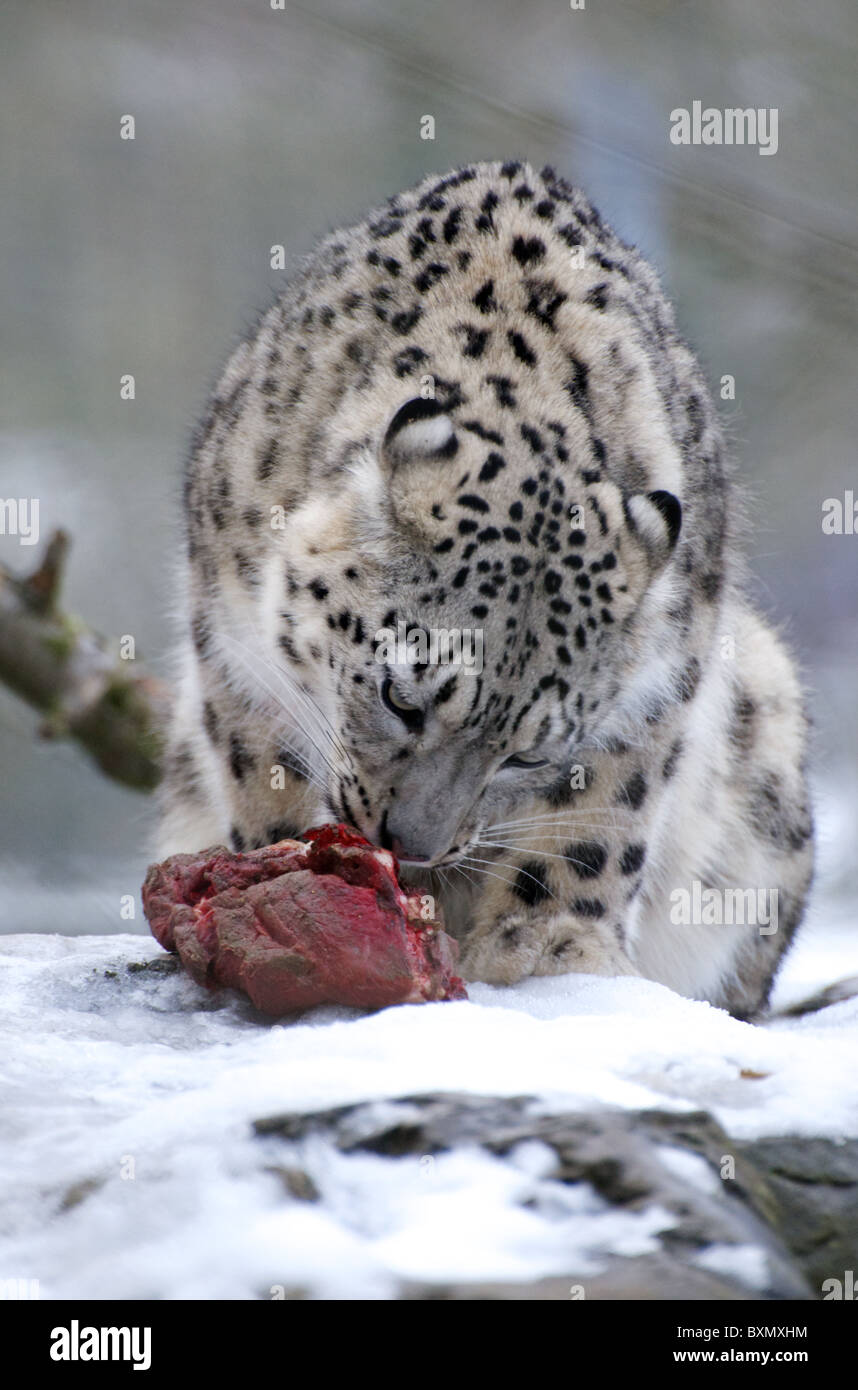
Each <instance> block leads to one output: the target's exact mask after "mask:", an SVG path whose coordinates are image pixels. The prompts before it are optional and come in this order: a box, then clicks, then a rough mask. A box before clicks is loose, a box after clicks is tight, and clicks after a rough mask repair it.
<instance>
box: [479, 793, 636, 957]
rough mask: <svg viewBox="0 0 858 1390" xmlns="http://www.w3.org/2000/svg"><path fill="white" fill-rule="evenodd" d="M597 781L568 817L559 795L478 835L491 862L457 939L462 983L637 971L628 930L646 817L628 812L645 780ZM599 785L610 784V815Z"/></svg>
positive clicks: (481, 850) (579, 795)
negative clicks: (516, 822) (508, 824)
mask: <svg viewBox="0 0 858 1390" xmlns="http://www.w3.org/2000/svg"><path fill="white" fill-rule="evenodd" d="M612 771H613V769H612ZM591 776H592V773H591ZM598 782H599V783H600V784H601V785H598V786H597V785H596V779H593V785H592V786H591V788H590V790H589V791H588V792H584V791H581V792H579V793H577V798H578V799H577V801H576V802H574V809H573V806H572V804H570V806H569V808H568V809H566V808H560V809H558V807H557V797H556V795H555V796H554V797H553V798H551V799H544V800H542V799H538V800H534V801H532V802H530V804H529V805H528V807H527V808H526V810H523V811H522V816H521V818H520V821H521V829H520V830H516V829H514V828H510V829H507V830H503V829H499V830H495V831H491V830H487V831H486V832H484V833H483V835H482V836H481V840H480V848H479V849H478V850H477V851H476V854H478V855H479V856H481V857H482V856H486V855H488V854H492V855H493V860H492V865H491V868H490V869H489V870H487V871H485V877H482V876H481V877H480V878H479V883H480V889H479V892H478V895H477V897H476V899H475V901H474V903H473V906H472V911H471V915H470V928H469V930H468V931H467V933H466V934H464V935H463V937H462V940H461V961H460V963H461V967H462V970H463V973H464V975H465V977H466V978H467V979H471V980H485V981H487V982H488V983H491V984H512V983H514V982H515V981H517V980H520V979H523V978H524V977H526V976H528V975H563V974H568V973H570V972H576V973H580V974H593V975H637V974H639V973H640V972H639V970H638V969H637V968H636V966H635V964H634V963H633V960H632V949H633V934H634V926H633V924H634V918H635V900H636V898H637V896H638V894H639V892H640V889H641V884H642V877H643V875H642V868H643V864H644V860H645V858H646V837H645V833H644V828H643V822H644V819H645V818H644V817H643V816H642V815H641V814H640V811H635V810H634V809H633V808H635V807H639V806H640V801H641V798H642V796H644V795H645V780H644V778H643V774H642V773H640V772H639V771H638V772H631V773H628V774H627V775H626V776H625V777H623V776H622V775H621V776H620V777H619V778H616V777H615V776H611V777H609V778H604V777H602V778H600V779H598ZM606 782H609V783H612V784H613V785H612V786H611V797H610V800H611V802H612V803H613V804H611V805H609V806H607V807H606V806H605V805H604V804H603V803H604V800H605V796H604V793H605V792H606V791H607V786H606ZM573 799H574V798H573V796H569V798H568V800H569V802H570V803H572V802H573ZM630 817H631V819H630ZM493 841H494V844H493V843H492V842H493ZM513 846H514V847H513ZM465 862H467V861H465ZM473 867H476V865H474V866H473Z"/></svg>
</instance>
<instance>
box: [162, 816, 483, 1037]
mask: <svg viewBox="0 0 858 1390" xmlns="http://www.w3.org/2000/svg"><path fill="white" fill-rule="evenodd" d="M143 906H144V910H145V912H146V915H147V917H148V919H149V924H150V926H151V928H152V932H153V934H154V935H155V937H156V938H157V939H158V941H160V943H161V945H162V946H165V947H166V948H167V949H168V950H171V951H178V953H179V956H180V958H181V959H182V961H183V963H184V964H185V965H186V967H187V968H188V970H189V971H190V972H191V974H192V975H193V976H194V978H195V979H196V980H198V981H199V982H200V983H205V984H208V985H218V984H220V985H228V986H231V987H232V988H235V989H240V990H243V991H244V992H245V993H246V994H247V995H248V996H249V997H250V999H251V1000H252V1001H253V1003H254V1004H255V1005H256V1006H257V1008H259V1009H261V1010H262V1011H263V1012H265V1013H269V1014H272V1015H275V1016H278V1015H282V1014H285V1013H290V1012H293V1011H295V1010H299V1009H305V1008H310V1007H312V1006H313V1005H316V1004H321V1003H326V1002H327V1003H342V1004H354V1005H357V1006H358V1007H361V1008H367V1009H377V1008H384V1007H386V1006H387V1005H391V1004H403V1003H419V1002H422V1001H426V1000H435V999H464V998H467V995H466V993H465V988H464V985H463V984H462V981H461V980H460V979H459V978H458V976H457V975H455V974H454V973H453V971H454V965H455V959H456V951H457V948H456V945H455V942H453V941H452V940H451V939H450V938H449V937H448V936H447V935H446V933H445V932H444V931H443V930H442V928H441V926H440V924H439V923H438V922H434V921H433V922H424V921H422V920H421V916H422V914H421V898H420V896H419V895H418V894H408V893H405V892H404V891H403V889H402V888H401V887H400V885H399V882H398V880H397V874H396V861H395V860H394V858H393V856H392V855H391V854H390V853H389V852H388V851H387V850H379V849H376V848H375V847H374V846H373V845H371V844H370V843H369V842H368V841H367V840H365V839H364V837H363V836H362V835H359V834H358V833H357V831H354V830H352V829H350V828H349V827H348V826H344V825H329V826H321V827H319V828H317V829H313V830H309V831H307V833H306V835H305V837H304V840H303V841H298V840H281V841H280V842H279V843H278V844H276V845H267V846H265V848H263V849H259V850H253V851H251V852H250V853H248V854H232V853H230V852H229V851H228V850H226V849H222V848H217V849H214V850H208V851H202V852H201V853H200V854H179V855H173V856H172V858H170V859H167V860H165V861H164V863H162V864H153V865H152V867H151V868H150V870H149V872H148V874H147V876H146V882H145V884H144V887H143Z"/></svg>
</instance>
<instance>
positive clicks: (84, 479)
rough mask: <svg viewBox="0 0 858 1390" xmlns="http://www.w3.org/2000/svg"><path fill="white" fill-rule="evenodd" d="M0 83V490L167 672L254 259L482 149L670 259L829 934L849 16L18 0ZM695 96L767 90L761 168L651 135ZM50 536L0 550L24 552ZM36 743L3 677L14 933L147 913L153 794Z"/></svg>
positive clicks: (849, 254) (852, 841)
mask: <svg viewBox="0 0 858 1390" xmlns="http://www.w3.org/2000/svg"><path fill="white" fill-rule="evenodd" d="M275 2H277V0H275ZM578 2H579V3H580V0H578ZM0 74H2V75H1V76H0V128H2V141H0V188H2V197H0V224H2V231H0V246H2V254H3V271H2V284H3V311H2V322H1V323H0V333H2V359H0V370H2V388H0V412H2V414H0V497H2V498H9V497H38V498H39V499H40V529H41V536H42V540H43V541H44V540H45V539H46V538H47V536H48V534H49V532H50V531H51V529H52V528H53V527H55V526H60V525H61V526H63V527H66V528H67V529H68V530H69V531H70V532H71V535H72V538H73V549H72V553H71V556H70V561H69V567H68V576H67V583H66V592H65V601H66V604H67V606H68V607H69V608H70V609H71V610H72V611H77V612H79V613H81V614H82V615H84V616H85V617H86V619H87V620H88V621H89V622H90V623H91V624H92V625H93V626H95V627H96V628H98V629H100V630H102V631H104V632H106V633H109V634H112V635H114V636H116V637H118V636H120V635H122V634H131V635H133V636H134V637H135V639H136V644H137V655H138V657H139V658H141V659H142V661H144V662H145V664H146V665H147V667H148V668H150V669H152V670H154V671H157V672H162V673H168V672H169V660H168V654H169V649H170V644H171V641H172V633H173V620H172V618H171V598H172V594H173V591H174V578H173V575H174V564H175V556H176V552H177V547H178V544H179V541H178V535H179V510H178V496H179V485H180V474H181V466H182V460H183V456H184V452H185V449H186V447H187V443H188V440H189V437H190V432H191V429H192V427H193V424H194V422H195V418H196V417H197V415H198V414H199V413H200V412H201V410H202V407H203V404H204V400H205V396H206V392H207V390H208V388H209V387H210V386H211V385H212V384H213V382H214V379H215V378H216V376H217V374H218V372H219V369H220V366H221V365H222V363H223V361H224V359H225V358H226V357H227V355H228V354H229V352H230V351H231V349H232V347H233V346H234V344H235V343H236V341H237V339H238V338H239V337H240V336H241V335H242V334H243V333H244V331H245V330H246V329H247V328H248V327H249V326H250V324H251V323H252V321H253V320H254V318H255V316H256V314H257V313H258V312H259V310H261V309H262V308H263V307H265V305H266V304H267V302H268V301H269V299H270V298H271V297H272V296H273V294H274V293H275V292H276V289H277V287H278V285H279V284H280V283H281V282H282V275H280V274H278V273H275V272H272V271H271V269H270V264H269V257H270V248H271V247H272V246H273V245H275V244H284V245H285V247H286V248H287V253H288V254H289V255H290V256H295V255H300V254H302V253H304V252H305V251H307V250H308V249H309V248H310V246H311V245H312V243H313V242H314V240H315V239H316V238H317V237H318V236H319V235H320V234H322V233H324V232H326V231H328V230H329V229H330V228H332V227H334V226H336V225H337V224H339V223H342V222H348V221H354V220H357V219H358V218H359V217H360V216H361V215H362V214H363V213H364V212H365V211H366V210H367V209H368V208H369V207H371V206H372V205H374V204H376V203H377V202H379V201H381V200H383V199H384V198H386V197H387V196H388V195H389V194H391V193H394V192H396V191H397V190H399V189H400V188H402V187H405V186H407V185H409V184H411V183H413V182H414V181H416V180H417V179H419V178H420V177H421V176H422V175H423V174H425V173H427V172H438V173H440V172H443V171H445V170H447V169H448V168H449V167H451V166H453V165H457V164H460V163H464V162H467V161H469V160H474V159H494V158H507V159H508V158H515V157H519V158H522V157H523V158H527V159H529V160H531V161H532V162H534V163H536V164H537V165H541V164H542V163H545V162H550V163H552V164H554V165H555V166H556V167H557V169H558V171H559V172H561V173H562V174H564V175H566V176H567V177H568V178H571V179H572V180H573V181H574V182H577V183H580V184H581V185H582V186H583V187H584V188H585V189H586V190H587V192H588V193H589V195H590V197H591V198H592V199H593V201H594V202H595V203H596V205H597V206H598V207H599V208H600V210H601V211H602V213H603V214H604V215H605V216H606V217H607V218H608V220H609V221H611V222H612V223H613V224H614V226H615V227H616V228H617V230H618V231H619V232H620V234H621V235H623V236H624V237H625V238H627V239H629V240H631V241H634V242H636V243H637V244H638V245H640V246H641V248H642V249H643V250H644V252H645V253H646V254H647V255H648V256H649V257H650V258H651V259H652V260H653V262H654V263H655V265H656V266H657V267H658V269H659V270H660V272H661V275H662V277H663V279H664V282H665V285H666V287H667V289H668V291H669V293H670V294H671V296H672V297H673V299H674V301H675V303H676V306H677V312H678V317H679V321H680V324H681V326H682V329H683V331H684V333H685V335H686V336H687V337H688V339H689V340H690V341H691V343H692V345H693V346H694V347H695V348H696V350H697V351H698V353H699V356H700V358H701V361H702V363H703V365H704V369H705V371H706V373H707V375H708V378H709V382H710V385H711V387H712V389H713V391H715V392H716V394H717V393H718V387H719V382H720V379H721V377H722V376H724V375H726V374H729V375H731V376H733V377H734V378H735V382H736V396H735V400H734V401H728V402H724V403H723V405H722V413H723V415H724V420H725V424H726V427H727V431H728V434H729V437H730V440H731V443H732V450H733V454H734V456H735V458H736V460H737V463H738V469H739V473H740V474H741V476H742V477H743V478H744V480H745V481H746V484H747V487H748V490H749V509H750V523H751V524H750V527H749V536H748V541H749V559H750V564H751V570H752V574H753V584H754V592H755V596H756V599H757V602H758V603H759V605H760V606H761V607H762V608H763V609H764V610H765V611H767V612H768V613H769V614H771V615H773V616H774V617H775V618H776V619H777V621H778V622H779V623H780V624H781V626H782V628H783V630H784V632H785V633H786V635H787V636H788V638H789V640H790V641H791V642H792V644H793V647H794V648H795V650H796V651H797V653H798V655H799V657H800V659H801V661H802V663H803V666H804V671H805V675H806V679H807V682H808V686H809V690H810V696H811V703H812V710H813V715H814V719H815V724H816V732H815V758H814V762H815V785H816V797H817V812H818V817H819V824H820V838H821V856H820V864H821V867H820V875H819V881H818V892H817V898H816V902H815V907H814V912H813V914H812V926H813V924H814V923H817V924H818V923H820V922H824V923H825V925H826V926H830V925H831V923H832V921H834V920H835V919H838V920H840V921H841V922H842V924H843V927H844V931H845V930H846V929H847V928H848V927H850V926H851V924H852V922H853V921H854V908H853V905H852V895H853V894H854V879H855V862H856V853H858V830H856V811H855V804H856V798H855V792H854V788H855V783H856V774H858V737H856V710H858V650H856V648H858V641H857V640H856V638H857V637H858V625H856V608H858V600H857V599H856V594H858V535H848V534H844V535H825V534H823V532H822V526H821V522H822V515H823V513H822V506H823V503H824V501H825V500H826V499H827V498H839V499H840V500H841V501H842V500H843V499H844V494H845V493H846V491H847V489H850V488H851V489H853V491H854V492H855V494H856V496H858V468H856V460H855V441H856V438H858V389H856V383H855V345H856V341H858V293H856V291H858V218H856V199H858V175H856V151H858V117H856V101H855V91H856V78H857V77H858V7H856V5H855V3H854V0H814V3H813V4H808V3H807V0H720V2H719V3H718V4H717V5H713V4H711V3H709V0H636V2H635V3H631V2H630V0H629V3H618V2H617V0H586V7H585V8H584V9H573V8H572V6H571V5H570V4H569V0H527V2H526V3H521V2H520V0H469V3H468V4H466V5H463V4H462V3H461V0H434V3H431V4H426V3H424V2H423V0H307V3H306V4H293V3H290V2H289V0H285V5H284V8H283V9H281V10H278V9H272V8H271V4H270V0H133V2H132V0H74V3H72V4H69V3H68V0H41V3H40V4H39V5H33V4H32V3H31V2H30V0H4V5H3V10H2V18H0ZM695 100H699V101H702V103H703V105H704V106H708V105H711V106H715V107H718V108H721V109H723V108H725V107H743V108H744V107H750V106H753V107H756V108H760V107H766V108H770V107H776V108H777V110H778V112H779V130H778V136H779V148H778V150H777V153H776V154H774V155H771V156H763V155H761V154H760V153H759V152H758V150H757V149H756V148H753V147H750V148H748V147H746V148H742V147H730V146H709V147H699V146H690V147H680V146H676V145H673V144H671V142H670V140H669V131H670V112H671V111H672V110H673V109H674V108H676V107H687V108H690V107H691V104H692V102H693V101H695ZM125 115H133V116H134V119H135V124H136V132H135V137H136V138H135V139H134V140H133V141H130V140H122V139H120V122H121V118H122V117H123V116H125ZM427 115H430V116H432V117H433V118H434V122H435V138H434V140H424V139H421V135H420V131H421V118H422V117H424V116H427ZM123 373H133V374H134V377H135V379H136V399H135V400H134V401H122V400H120V394H119V378H120V376H121V375H122V374H123ZM856 529H858V528H856ZM39 549H40V548H37V547H22V546H21V545H20V543H19V540H18V539H17V538H16V537H14V536H8V535H7V536H0V560H2V561H3V562H4V563H5V564H7V565H8V566H10V567H11V568H14V569H18V570H25V569H27V568H29V567H32V566H33V565H34V563H35V560H36V557H37V555H38V554H39ZM37 727H38V720H37V718H36V716H35V715H34V714H33V712H32V711H31V710H29V709H28V708H27V707H26V706H25V705H24V704H22V703H21V702H19V701H17V700H16V699H15V698H14V697H13V696H12V695H10V694H8V693H7V692H5V691H3V690H0V776H2V796H0V930H2V931H4V932H17V931H61V932H67V933H72V934H74V933H81V932H110V931H128V930H138V931H145V930H146V925H145V922H144V921H142V920H141V918H140V913H139V907H138V909H137V914H138V915H137V920H136V921H134V922H130V921H125V920H122V919H121V918H120V910H119V909H120V897H121V896H122V895H123V894H128V893H132V894H136V893H137V892H138V889H139V885H140V882H141V880H142V876H143V873H144V870H145V866H146V863H147V861H148V858H149V855H148V850H147V837H148V835H149V833H150V827H151V817H152V805H151V800H150V799H149V798H147V797H145V796H143V795H140V794H137V793H134V792H131V791H124V790H123V789H121V788H120V787H118V786H116V785H114V784H112V783H111V782H109V781H108V780H107V779H106V778H105V777H104V776H102V775H101V774H100V773H99V772H98V771H97V770H96V769H95V768H94V767H93V766H92V765H91V764H90V763H89V762H88V761H87V759H86V757H85V755H84V754H83V753H81V752H79V751H78V749H77V748H76V747H74V746H72V745H71V744H63V743H55V742H52V743H47V742H44V741H40V740H39V739H38V738H37V737H36V730H37ZM852 940H853V941H855V942H856V946H855V947H853V948H852V949H853V953H854V952H855V951H858V934H855V933H853V934H852ZM855 964H856V968H858V959H856V961H855Z"/></svg>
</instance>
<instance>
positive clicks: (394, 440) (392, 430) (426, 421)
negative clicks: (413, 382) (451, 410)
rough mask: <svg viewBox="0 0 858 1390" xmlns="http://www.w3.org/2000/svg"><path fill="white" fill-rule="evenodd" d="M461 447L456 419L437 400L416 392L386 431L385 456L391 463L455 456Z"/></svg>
mask: <svg viewBox="0 0 858 1390" xmlns="http://www.w3.org/2000/svg"><path fill="white" fill-rule="evenodd" d="M458 447H459V441H458V438H457V437H456V431H455V429H454V427H453V421H452V420H451V419H450V416H449V415H448V414H447V412H446V411H445V409H444V407H443V406H442V405H441V404H440V403H439V402H438V401H436V400H433V399H428V400H424V398H423V397H422V396H415V398H414V399H413V400H410V401H406V402H405V404H404V405H401V406H400V407H399V409H398V410H397V412H396V414H395V415H394V416H393V419H392V420H391V421H390V423H389V425H388V426H387V429H386V430H385V432H384V442H383V444H382V449H381V452H382V457H383V458H384V460H385V461H386V462H387V463H388V464H389V465H390V466H391V467H392V468H395V467H396V466H397V465H398V464H401V463H406V462H407V461H408V460H409V459H434V458H452V457H453V455H454V454H455V452H456V450H457V449H458Z"/></svg>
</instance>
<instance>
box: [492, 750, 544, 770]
mask: <svg viewBox="0 0 858 1390" xmlns="http://www.w3.org/2000/svg"><path fill="white" fill-rule="evenodd" d="M547 766H548V759H547V758H532V757H528V756H527V755H526V754H524V753H513V755H512V757H511V758H507V760H506V762H503V763H501V767H502V768H504V767H520V768H535V767H547Z"/></svg>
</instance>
